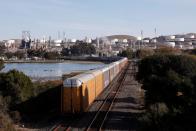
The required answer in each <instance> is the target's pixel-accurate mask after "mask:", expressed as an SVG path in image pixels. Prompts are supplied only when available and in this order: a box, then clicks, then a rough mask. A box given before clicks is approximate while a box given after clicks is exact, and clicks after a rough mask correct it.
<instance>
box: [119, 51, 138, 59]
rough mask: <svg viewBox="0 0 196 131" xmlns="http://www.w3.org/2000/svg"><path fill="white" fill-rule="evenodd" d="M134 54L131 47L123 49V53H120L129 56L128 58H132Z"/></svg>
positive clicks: (122, 55)
mask: <svg viewBox="0 0 196 131" xmlns="http://www.w3.org/2000/svg"><path fill="white" fill-rule="evenodd" d="M133 55H134V54H133V51H132V50H131V49H127V50H123V51H122V52H121V53H119V54H118V56H121V57H127V58H128V59H132V58H133Z"/></svg>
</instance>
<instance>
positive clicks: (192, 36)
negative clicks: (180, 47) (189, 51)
mask: <svg viewBox="0 0 196 131" xmlns="http://www.w3.org/2000/svg"><path fill="white" fill-rule="evenodd" d="M185 38H188V39H194V38H195V36H194V35H186V37H185Z"/></svg>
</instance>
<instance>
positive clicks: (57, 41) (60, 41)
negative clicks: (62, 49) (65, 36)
mask: <svg viewBox="0 0 196 131" xmlns="http://www.w3.org/2000/svg"><path fill="white" fill-rule="evenodd" d="M54 43H55V44H61V43H62V40H55V41H54Z"/></svg>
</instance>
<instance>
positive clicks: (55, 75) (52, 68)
mask: <svg viewBox="0 0 196 131" xmlns="http://www.w3.org/2000/svg"><path fill="white" fill-rule="evenodd" d="M103 66H104V64H102V63H44V64H42V63H9V64H5V68H4V69H3V70H2V72H8V71H9V70H12V69H16V70H18V71H22V72H23V73H25V74H26V75H27V76H29V77H31V78H32V79H33V80H39V79H47V80H51V79H60V78H61V76H62V75H63V74H66V73H70V72H72V71H85V70H91V69H95V68H98V67H103Z"/></svg>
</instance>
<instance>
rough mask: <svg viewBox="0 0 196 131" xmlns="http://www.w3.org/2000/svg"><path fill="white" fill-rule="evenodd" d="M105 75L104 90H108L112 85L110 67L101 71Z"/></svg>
mask: <svg viewBox="0 0 196 131" xmlns="http://www.w3.org/2000/svg"><path fill="white" fill-rule="evenodd" d="M100 70H101V72H102V75H103V88H106V87H107V86H108V85H109V83H110V70H109V67H104V68H101V69H100Z"/></svg>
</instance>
